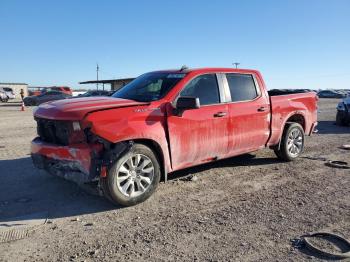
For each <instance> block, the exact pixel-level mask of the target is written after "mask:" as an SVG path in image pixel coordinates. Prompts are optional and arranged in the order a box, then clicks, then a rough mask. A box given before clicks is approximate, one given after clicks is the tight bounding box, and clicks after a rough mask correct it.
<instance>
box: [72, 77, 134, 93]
mask: <svg viewBox="0 0 350 262" xmlns="http://www.w3.org/2000/svg"><path fill="white" fill-rule="evenodd" d="M134 79H135V78H121V79H110V80H92V81H85V82H80V83H79V84H102V87H101V85H99V89H102V90H105V89H106V90H107V89H110V90H111V91H117V90H118V89H120V88H122V87H123V86H125V85H126V84H128V83H130V82H131V81H132V80H134ZM105 85H108V88H107V87H105Z"/></svg>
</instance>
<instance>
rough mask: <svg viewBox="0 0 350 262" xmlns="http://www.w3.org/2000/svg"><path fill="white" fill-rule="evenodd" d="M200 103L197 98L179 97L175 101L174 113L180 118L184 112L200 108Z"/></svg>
mask: <svg viewBox="0 0 350 262" xmlns="http://www.w3.org/2000/svg"><path fill="white" fill-rule="evenodd" d="M200 106H201V105H200V101H199V98H198V97H192V96H180V97H179V98H178V99H177V101H176V113H177V115H179V116H182V113H183V112H184V111H185V110H189V109H198V108H200Z"/></svg>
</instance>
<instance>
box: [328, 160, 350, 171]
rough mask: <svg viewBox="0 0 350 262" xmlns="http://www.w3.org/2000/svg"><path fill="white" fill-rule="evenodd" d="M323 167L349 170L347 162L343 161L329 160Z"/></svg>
mask: <svg viewBox="0 0 350 262" xmlns="http://www.w3.org/2000/svg"><path fill="white" fill-rule="evenodd" d="M325 165H326V166H330V167H335V168H343V169H350V166H349V164H348V162H345V161H337V160H329V161H328V162H327V163H325Z"/></svg>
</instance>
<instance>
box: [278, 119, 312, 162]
mask: <svg viewBox="0 0 350 262" xmlns="http://www.w3.org/2000/svg"><path fill="white" fill-rule="evenodd" d="M304 140H305V135H304V129H303V127H302V126H301V125H300V124H298V123H291V124H287V125H286V127H285V128H284V131H283V135H282V140H281V144H280V148H279V149H275V150H274V151H275V154H276V156H277V157H278V158H279V159H281V160H284V161H293V160H294V159H296V158H297V157H299V156H300V154H301V153H302V152H303V150H304Z"/></svg>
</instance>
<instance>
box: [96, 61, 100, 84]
mask: <svg viewBox="0 0 350 262" xmlns="http://www.w3.org/2000/svg"><path fill="white" fill-rule="evenodd" d="M99 70H100V68H99V66H98V63H96V88H97V90H98V71H99Z"/></svg>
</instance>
